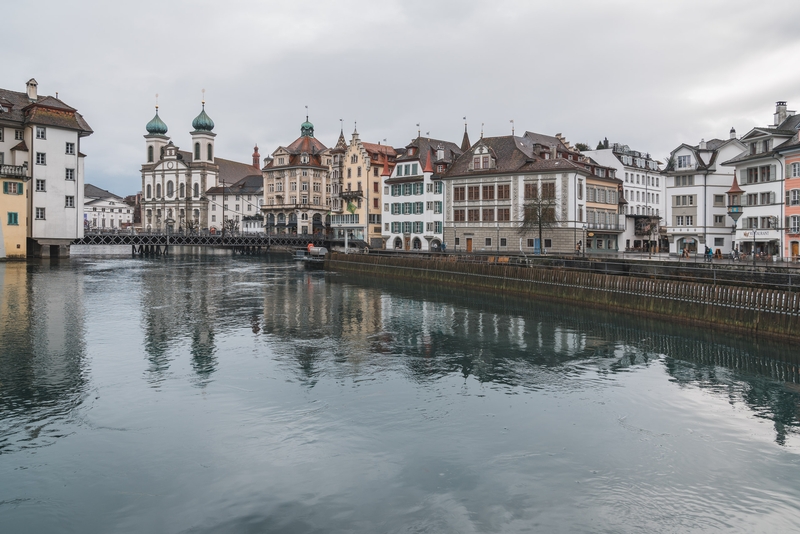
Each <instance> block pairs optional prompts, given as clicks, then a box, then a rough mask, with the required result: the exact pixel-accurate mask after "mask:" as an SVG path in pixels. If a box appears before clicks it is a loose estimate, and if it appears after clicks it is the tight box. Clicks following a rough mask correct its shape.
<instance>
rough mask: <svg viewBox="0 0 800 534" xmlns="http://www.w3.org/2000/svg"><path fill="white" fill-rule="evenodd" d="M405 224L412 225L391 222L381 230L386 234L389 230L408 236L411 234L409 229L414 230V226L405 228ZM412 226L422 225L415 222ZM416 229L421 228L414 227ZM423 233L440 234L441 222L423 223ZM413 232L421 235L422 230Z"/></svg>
mask: <svg viewBox="0 0 800 534" xmlns="http://www.w3.org/2000/svg"><path fill="white" fill-rule="evenodd" d="M407 224H408V225H411V224H412V223H410V222H408V223H399V222H393V223H391V225H390V224H389V223H386V224H385V225H384V227H383V229H384V230H385V231H386V232H388V231H390V229H391V232H392V233H395V234H399V233H406V234H410V233H411V229H413V228H415V226H405V225H407ZM413 224H414V225H417V224H422V223H420V222H419V221H418V222H415V223H413ZM405 228H409V230H408V231H406V230H405ZM416 228H421V226H416ZM425 231H426V232H433V233H436V234H441V233H442V221H434V222H429V223H425ZM414 232H415V233H418V234H419V233H422V230H420V231H419V232H417V231H416V230H414Z"/></svg>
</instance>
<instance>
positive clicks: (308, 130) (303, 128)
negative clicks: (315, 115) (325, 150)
mask: <svg viewBox="0 0 800 534" xmlns="http://www.w3.org/2000/svg"><path fill="white" fill-rule="evenodd" d="M300 135H301V136H303V137H314V125H313V124H311V123H310V122H308V118H306V122H304V123H303V124H301V125H300Z"/></svg>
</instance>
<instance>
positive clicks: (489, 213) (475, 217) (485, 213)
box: [453, 208, 511, 222]
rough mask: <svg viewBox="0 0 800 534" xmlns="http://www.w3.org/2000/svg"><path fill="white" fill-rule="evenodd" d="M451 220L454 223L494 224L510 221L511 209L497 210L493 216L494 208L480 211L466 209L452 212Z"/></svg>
mask: <svg viewBox="0 0 800 534" xmlns="http://www.w3.org/2000/svg"><path fill="white" fill-rule="evenodd" d="M453 220H454V221H455V222H466V221H469V222H480V221H483V222H494V221H499V222H503V221H510V220H511V209H510V208H497V212H496V214H495V209H494V208H482V209H475V208H473V209H467V210H463V209H462V210H453Z"/></svg>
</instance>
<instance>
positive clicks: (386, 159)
mask: <svg viewBox="0 0 800 534" xmlns="http://www.w3.org/2000/svg"><path fill="white" fill-rule="evenodd" d="M391 175H392V172H391V171H390V170H389V155H388V154H387V153H385V152H384V154H383V172H381V176H391Z"/></svg>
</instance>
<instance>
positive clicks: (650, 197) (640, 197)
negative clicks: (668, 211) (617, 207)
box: [625, 189, 660, 204]
mask: <svg viewBox="0 0 800 534" xmlns="http://www.w3.org/2000/svg"><path fill="white" fill-rule="evenodd" d="M645 193H646V194H645ZM625 198H626V199H627V200H628V201H629V202H633V201H634V200H635V201H636V202H655V203H656V204H658V202H659V199H660V197H659V194H658V193H651V192H649V191H636V194H635V195H634V191H632V190H630V189H628V190H627V191H626V192H625Z"/></svg>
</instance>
